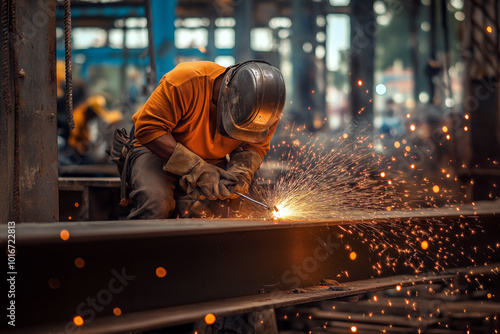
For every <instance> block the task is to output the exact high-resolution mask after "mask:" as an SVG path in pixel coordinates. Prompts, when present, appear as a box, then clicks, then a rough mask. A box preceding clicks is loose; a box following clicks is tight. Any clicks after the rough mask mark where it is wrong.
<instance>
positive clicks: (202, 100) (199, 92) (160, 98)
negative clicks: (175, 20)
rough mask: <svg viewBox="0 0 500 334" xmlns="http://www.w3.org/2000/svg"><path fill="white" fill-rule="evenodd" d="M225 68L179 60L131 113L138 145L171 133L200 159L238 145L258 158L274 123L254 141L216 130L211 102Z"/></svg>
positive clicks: (217, 155) (222, 153) (214, 156)
mask: <svg viewBox="0 0 500 334" xmlns="http://www.w3.org/2000/svg"><path fill="white" fill-rule="evenodd" d="M225 71H226V68H225V67H222V66H220V65H218V64H216V63H212V62H209V61H199V62H191V63H182V64H179V65H177V66H176V67H175V68H174V69H173V70H172V71H170V72H168V73H167V74H165V75H164V76H163V78H162V79H161V81H160V83H159V84H158V87H156V89H155V91H154V92H153V94H151V96H150V97H149V99H148V100H147V101H146V103H145V104H144V105H143V106H142V108H141V109H139V111H137V112H136V113H135V114H134V115H133V116H132V121H133V122H134V124H135V137H136V138H137V140H138V141H139V143H140V144H142V145H144V144H147V143H149V142H151V141H153V140H155V139H156V138H158V137H160V136H162V135H164V134H167V133H171V134H172V136H173V137H174V139H175V140H176V141H177V142H179V143H181V144H182V145H184V146H186V147H187V148H189V149H190V150H191V151H193V152H194V153H196V154H198V155H199V156H200V157H201V158H203V159H221V158H223V157H225V156H226V154H229V153H231V152H232V151H234V150H235V149H236V148H237V147H238V146H240V145H242V144H243V145H242V148H243V149H244V150H252V151H254V152H256V153H258V154H259V155H260V156H261V157H264V155H265V154H266V153H267V151H268V150H269V142H270V141H271V138H272V136H273V134H274V131H275V130H276V126H277V122H276V124H274V125H273V126H272V127H271V128H270V129H269V133H268V134H267V136H266V138H265V139H264V140H263V141H262V142H260V143H256V144H251V143H243V142H242V141H240V140H235V139H232V138H228V137H224V136H222V135H221V134H220V133H218V132H217V131H216V127H217V126H216V122H217V107H216V106H215V105H214V104H213V103H212V92H213V86H214V81H215V79H216V78H217V77H218V76H220V75H222V74H223V73H224V72H225Z"/></svg>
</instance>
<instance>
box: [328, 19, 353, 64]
mask: <svg viewBox="0 0 500 334" xmlns="http://www.w3.org/2000/svg"><path fill="white" fill-rule="evenodd" d="M326 20H327V25H326V29H327V31H326V37H327V38H326V55H327V57H326V67H327V68H328V70H330V71H338V70H340V67H341V65H342V53H343V52H345V51H346V50H349V48H350V47H351V39H350V31H351V28H350V27H351V20H350V18H349V16H348V15H344V14H329V15H328V16H327V17H326Z"/></svg>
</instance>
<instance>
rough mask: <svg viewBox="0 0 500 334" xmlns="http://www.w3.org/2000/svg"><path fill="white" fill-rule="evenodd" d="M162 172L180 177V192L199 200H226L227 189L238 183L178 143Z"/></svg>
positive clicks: (234, 178)
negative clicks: (182, 191)
mask: <svg viewBox="0 0 500 334" xmlns="http://www.w3.org/2000/svg"><path fill="white" fill-rule="evenodd" d="M163 170H164V171H166V172H170V173H172V174H175V175H178V176H180V177H181V178H180V180H179V186H180V187H181V188H182V190H184V191H185V192H186V193H187V194H188V195H191V196H193V197H195V198H197V199H199V200H204V199H205V198H208V199H209V200H216V199H226V198H228V197H229V196H231V192H230V191H229V190H228V189H227V188H228V187H234V186H235V185H236V182H237V181H238V179H237V178H236V176H234V175H233V174H231V173H229V172H227V171H225V170H223V169H222V168H219V167H217V166H214V165H211V164H209V163H207V162H205V160H203V159H202V158H200V157H199V156H198V155H197V154H196V153H193V152H192V151H190V150H189V149H188V148H186V147H185V146H184V145H182V144H180V143H177V145H176V146H175V149H174V152H173V153H172V156H171V157H170V159H168V161H167V162H166V163H165V164H164V165H163Z"/></svg>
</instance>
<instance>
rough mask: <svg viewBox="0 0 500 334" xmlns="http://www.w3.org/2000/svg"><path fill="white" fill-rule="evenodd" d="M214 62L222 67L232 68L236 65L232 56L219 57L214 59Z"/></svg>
mask: <svg viewBox="0 0 500 334" xmlns="http://www.w3.org/2000/svg"><path fill="white" fill-rule="evenodd" d="M215 62H216V63H217V64H219V65H220V66H224V67H228V66H232V65H234V64H235V63H236V61H235V60H234V57H233V56H219V57H216V58H215Z"/></svg>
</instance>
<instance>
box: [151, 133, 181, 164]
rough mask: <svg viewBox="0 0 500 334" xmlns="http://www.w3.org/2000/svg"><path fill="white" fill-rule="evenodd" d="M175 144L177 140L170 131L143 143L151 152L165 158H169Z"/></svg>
mask: <svg viewBox="0 0 500 334" xmlns="http://www.w3.org/2000/svg"><path fill="white" fill-rule="evenodd" d="M175 145H177V142H176V141H175V139H174V137H173V136H172V135H171V134H170V133H167V134H164V135H163V136H161V137H158V138H156V139H154V140H152V141H150V142H149V143H147V144H144V146H146V147H147V148H148V149H149V150H150V151H151V152H153V153H154V154H156V155H157V156H159V157H160V158H162V159H165V160H168V159H169V158H170V156H171V155H172V152H174V149H175Z"/></svg>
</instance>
